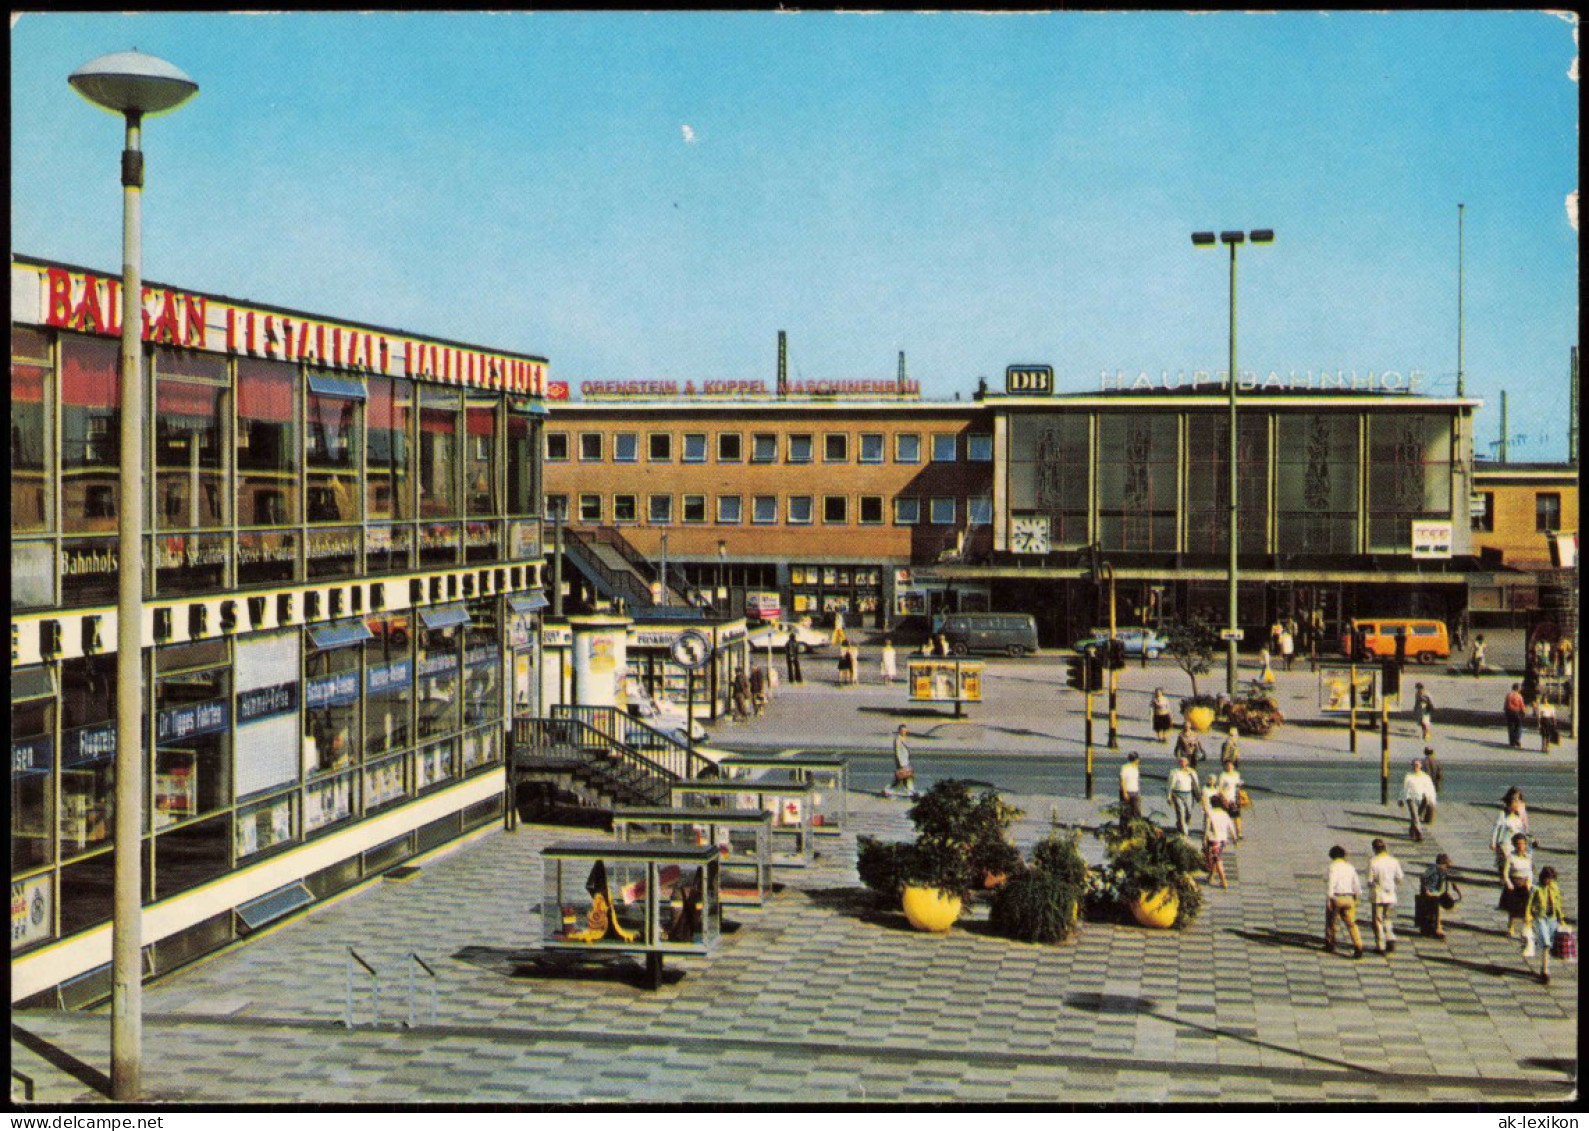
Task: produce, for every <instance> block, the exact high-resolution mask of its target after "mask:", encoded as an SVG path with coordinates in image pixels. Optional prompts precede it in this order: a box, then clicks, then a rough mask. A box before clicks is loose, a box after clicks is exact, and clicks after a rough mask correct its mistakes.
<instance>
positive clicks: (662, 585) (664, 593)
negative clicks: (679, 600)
mask: <svg viewBox="0 0 1589 1131" xmlns="http://www.w3.org/2000/svg"><path fill="white" fill-rule="evenodd" d="M656 603H657V604H659V605H665V604H669V603H670V602H669V601H668V532H667V531H666V530H664V531H663V532H662V572H661V575H660V577H659V579H658V583H657V601H656Z"/></svg>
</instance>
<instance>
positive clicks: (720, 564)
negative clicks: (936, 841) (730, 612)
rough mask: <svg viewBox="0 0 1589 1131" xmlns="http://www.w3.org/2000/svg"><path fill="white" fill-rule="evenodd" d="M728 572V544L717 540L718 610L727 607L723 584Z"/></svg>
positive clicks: (724, 540)
mask: <svg viewBox="0 0 1589 1131" xmlns="http://www.w3.org/2000/svg"><path fill="white" fill-rule="evenodd" d="M727 570H728V542H727V540H726V539H723V538H719V539H718V540H717V605H718V608H719V609H720V610H726V609H727V607H728V587H727V586H725V585H724V584H723V579H724V577H726V576H727Z"/></svg>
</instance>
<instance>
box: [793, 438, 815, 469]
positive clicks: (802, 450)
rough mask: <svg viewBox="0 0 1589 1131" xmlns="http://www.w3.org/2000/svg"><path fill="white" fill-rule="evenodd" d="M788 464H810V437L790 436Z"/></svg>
mask: <svg viewBox="0 0 1589 1131" xmlns="http://www.w3.org/2000/svg"><path fill="white" fill-rule="evenodd" d="M789 462H790V463H810V462H811V437H810V436H790V437H789Z"/></svg>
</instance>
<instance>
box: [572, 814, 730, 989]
mask: <svg viewBox="0 0 1589 1131" xmlns="http://www.w3.org/2000/svg"><path fill="white" fill-rule="evenodd" d="M719 866H720V865H719V854H718V850H717V847H716V846H715V845H712V844H702V845H683V844H669V843H666V842H662V841H642V842H638V843H630V844H618V843H615V842H613V841H573V842H566V843H562V844H554V845H551V846H550V847H548V848H545V849H543V850H542V852H541V945H542V947H543V948H546V949H549V950H578V951H585V952H600V951H604V950H606V951H619V952H627V953H643V954H646V955H647V957H648V965H652V972H653V976H654V979H658V978H660V972H661V960H662V958H663V957H665V956H667V955H670V954H675V955H704V954H710V953H711V952H712V951H713V950H715V949H717V944H718V942H719V940H720V939H721V937H722V930H723V916H722V902H721V890H720V887H721V885H720V879H721V875H720V872H719Z"/></svg>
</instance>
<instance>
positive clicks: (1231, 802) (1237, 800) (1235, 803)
mask: <svg viewBox="0 0 1589 1131" xmlns="http://www.w3.org/2000/svg"><path fill="white" fill-rule="evenodd" d="M1214 785H1215V788H1216V789H1218V790H1219V795H1220V796H1221V797H1223V798H1224V799H1225V812H1226V813H1229V814H1230V823H1231V824H1232V825H1233V826H1235V831H1236V839H1237V840H1240V839H1241V835H1242V834H1241V809H1242V805H1241V795H1242V793H1243V792H1245V791H1244V790H1243V789H1242V787H1241V786H1242V781H1241V774H1239V773H1237V772H1236V762H1235V760H1234V759H1231V758H1227V759H1225V762H1224V769H1223V771H1222V772H1221V773H1220V775H1219V777H1218V778H1217V779H1216V780H1215V783H1214Z"/></svg>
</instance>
